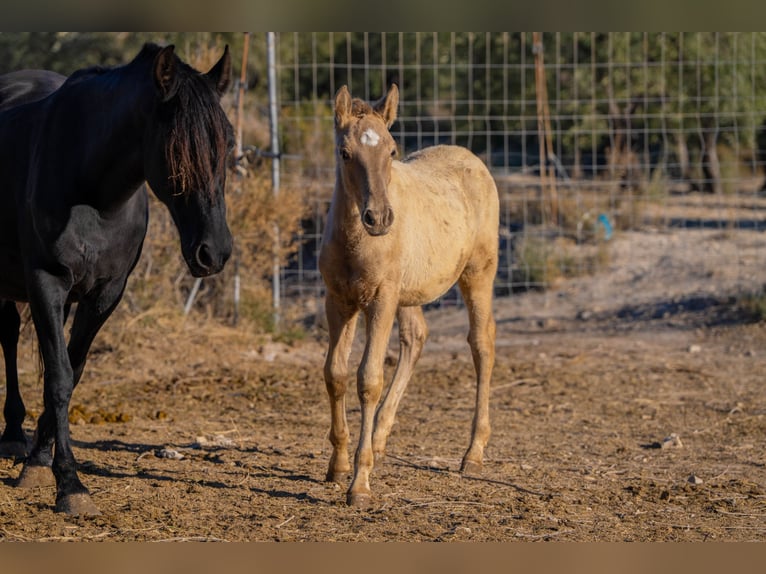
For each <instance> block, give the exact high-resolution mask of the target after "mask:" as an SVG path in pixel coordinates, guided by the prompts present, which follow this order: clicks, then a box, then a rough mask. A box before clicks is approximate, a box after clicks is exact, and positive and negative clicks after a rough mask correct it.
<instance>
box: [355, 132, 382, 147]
mask: <svg viewBox="0 0 766 574" xmlns="http://www.w3.org/2000/svg"><path fill="white" fill-rule="evenodd" d="M359 140H360V141H361V142H362V143H363V144H364V145H368V146H372V147H375V146H376V145H378V142H379V141H380V136H379V135H378V132H376V131H375V130H374V129H372V128H367V129H366V130H364V133H363V134H362V137H360V138H359Z"/></svg>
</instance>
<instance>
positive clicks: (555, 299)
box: [0, 198, 766, 541]
mask: <svg viewBox="0 0 766 574" xmlns="http://www.w3.org/2000/svg"><path fill="white" fill-rule="evenodd" d="M756 199H757V198H754V199H753V200H752V204H748V205H747V206H744V208H743V209H746V210H747V213H745V214H743V215H742V216H741V217H740V216H739V215H737V214H734V219H741V220H742V221H744V220H745V219H747V220H748V221H754V220H758V221H760V219H758V218H763V216H764V215H766V205H762V204H757V202H756ZM692 200H693V198H683V199H679V200H678V205H677V206H675V207H676V208H678V209H679V210H680V212H681V211H682V212H683V213H684V214H688V213H689V205H681V202H682V201H683V202H687V203H688V202H690V201H692ZM694 201H696V200H694ZM758 201H761V202H762V201H763V200H758ZM673 208H674V206H673V205H666V206H664V211H663V212H662V215H663V217H668V218H672V210H673ZM736 209H737V206H734V207H732V206H731V205H728V206H726V217H727V218H729V219H731V218H732V213H733V211H736ZM708 216H710V211H708V212H707V214H706V215H705V217H708ZM716 217H717V216H716V215H715V213H714V214H713V217H712V219H715V218H716ZM700 221H702V220H700ZM761 223H763V222H762V221H761ZM743 227H747V226H743ZM663 229H664V231H657V230H652V229H651V228H650V227H648V228H646V229H644V230H642V231H641V232H622V233H619V234H618V235H616V236H615V238H614V239H613V240H612V241H611V242H610V244H609V250H610V257H609V261H610V263H609V265H608V266H607V268H605V269H604V270H602V271H600V272H599V273H597V274H596V275H595V276H593V277H587V278H580V279H575V280H569V281H566V282H563V283H561V284H559V285H557V286H556V288H555V289H553V290H551V291H548V292H546V293H527V294H520V295H514V296H512V297H508V298H502V299H498V300H497V301H496V305H495V307H496V313H497V322H498V354H497V364H496V368H495V374H494V379H493V391H492V399H491V417H492V427H493V434H492V437H491V439H490V443H489V446H488V448H487V452H486V460H485V466H484V469H483V472H482V474H481V475H480V476H471V477H464V476H461V474H460V473H459V472H458V468H459V463H460V458H461V457H462V454H463V451H464V449H465V448H466V446H467V444H468V437H469V432H470V419H471V414H472V404H473V398H474V383H473V368H472V366H471V363H470V354H469V352H468V349H467V345H466V343H465V334H466V318H465V314H464V312H463V311H462V310H461V309H456V308H448V309H438V310H434V311H429V312H428V314H427V318H428V319H429V325H430V328H431V338H430V340H429V342H428V343H427V345H426V349H425V351H424V353H423V357H422V359H421V362H420V363H419V365H418V367H417V369H416V372H415V375H414V377H413V380H412V382H411V384H410V387H409V389H408V391H407V394H406V396H405V398H404V400H403V401H402V406H401V408H400V411H399V414H398V417H397V423H396V425H395V426H394V430H393V432H392V435H391V438H390V440H389V446H388V456H387V457H386V459H385V461H384V464H382V465H381V466H380V467H377V468H376V470H375V473H374V475H373V481H372V488H373V494H374V501H373V505H372V507H371V508H370V509H366V510H358V509H355V508H349V507H347V506H346V505H345V502H344V501H345V489H346V485H341V486H339V485H335V484H331V483H326V482H324V481H323V478H324V474H325V471H326V465H327V462H328V457H329V454H330V445H329V442H328V440H327V430H328V427H329V412H328V408H327V399H326V395H325V390H324V384H323V382H322V378H321V369H322V361H323V354H324V345H325V334H324V333H323V332H322V331H321V330H318V331H317V332H316V333H313V334H312V336H311V337H309V338H308V339H307V340H304V341H301V342H298V343H296V344H294V345H285V344H280V343H274V342H269V341H264V340H262V339H260V338H258V337H256V336H254V335H252V334H249V333H246V332H244V331H243V330H239V331H235V330H233V329H227V328H223V327H220V326H217V327H200V326H199V325H192V324H191V323H189V324H186V325H180V324H179V323H178V322H177V321H176V322H173V321H171V320H168V321H167V322H166V323H163V321H162V320H161V317H160V318H155V320H154V321H153V322H152V324H151V325H149V326H147V323H148V321H147V318H146V317H144V318H140V319H134V320H132V321H126V320H124V319H123V320H121V318H120V317H119V316H118V317H115V318H114V319H113V323H114V325H118V324H119V328H116V327H108V328H107V329H106V330H105V332H104V333H103V334H102V335H101V336H100V338H99V339H98V340H97V342H96V345H95V347H94V349H93V352H92V355H91V360H90V362H89V365H88V367H87V369H86V374H85V377H84V380H83V383H82V384H81V386H80V387H78V388H77V390H76V392H75V396H74V399H73V403H72V404H73V406H74V408H73V411H72V417H71V418H72V420H74V421H75V422H76V424H73V426H72V432H73V437H74V439H75V455H76V456H77V457H78V460H79V462H80V468H81V477H82V479H83V480H84V482H85V483H86V484H87V485H88V487H89V488H90V489H91V492H92V495H93V499H94V501H95V502H96V504H97V505H98V506H99V507H100V509H101V510H102V512H103V514H102V515H101V516H98V517H92V518H85V517H69V516H64V515H61V514H57V513H54V512H53V504H54V490H53V488H39V489H33V490H21V489H16V488H14V482H15V479H16V477H17V476H18V474H19V471H20V469H21V466H20V465H19V464H15V465H14V462H13V461H12V460H7V459H6V460H0V540H8V541H24V540H56V541H59V540H84V541H102V540H103V541H131V540H152V541H163V540H164V541H170V540H229V541H243V540H248V541H304V540H306V541H537V540H540V541H543V540H552V541H705V540H707V541H754V540H764V539H766V441H764V436H765V435H766V396H765V395H764V392H763V382H764V380H763V379H764V367H766V324H765V323H764V322H754V321H753V320H751V318H750V317H749V315H748V314H747V313H746V312H745V311H744V310H743V309H742V307H741V306H740V305H739V304H738V303H739V301H740V300H741V298H738V296H739V295H741V294H742V293H747V292H750V291H755V290H757V289H760V288H761V287H762V286H763V285H764V284H766V268H765V266H764V265H763V262H764V259H765V258H766V236H764V234H763V233H762V232H760V231H758V230H759V229H762V227H761V226H760V225H756V226H754V227H748V228H745V229H739V230H738V229H720V228H717V226H716V225H711V226H708V225H703V224H700V225H698V226H696V227H695V228H687V229H680V228H672V227H671V228H665V227H663ZM30 330H31V329H27V332H26V337H27V338H28V337H29V331H30ZM358 358H359V350H358V348H357V349H356V350H355V352H354V355H353V357H352V360H358ZM21 359H22V369H23V372H22V379H23V385H24V388H23V392H24V396H25V398H26V400H27V403H28V407H29V410H30V411H32V414H33V415H37V414H39V412H40V408H41V397H40V394H41V392H40V386H39V385H40V383H39V372H38V369H37V366H36V359H35V354H34V351H33V350H31V346H29V345H27V347H25V351H24V353H23V355H22V357H21ZM389 368H390V367H389ZM349 395H350V396H349V400H348V404H349V405H350V413H349V419H350V424H351V432H352V441H353V437H355V436H356V432H357V429H358V423H359V409H358V401H357V399H356V395H355V390H354V389H350V390H349ZM26 426H27V428H28V429H29V432H30V435H31V432H32V423H31V421H29V420H28V422H27V425H26ZM671 437H672V438H671ZM665 439H669V440H667V441H666V440H665Z"/></svg>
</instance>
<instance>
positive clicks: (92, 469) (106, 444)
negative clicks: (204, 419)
mask: <svg viewBox="0 0 766 574" xmlns="http://www.w3.org/2000/svg"><path fill="white" fill-rule="evenodd" d="M72 445H73V446H75V447H77V448H79V449H83V450H97V451H101V452H112V451H122V452H127V453H132V454H135V455H136V458H137V459H138V458H140V457H142V456H144V455H147V454H152V453H155V452H157V451H159V450H161V449H163V448H165V444H164V443H163V444H147V443H137V442H126V441H122V440H116V439H108V440H96V441H82V440H73V441H72ZM183 448H184V450H186V447H183ZM222 451H226V452H232V451H236V452H242V453H243V454H244V453H248V452H262V451H260V450H259V449H258V448H247V449H233V448H230V447H206V448H205V449H199V452H200V453H205V454H204V456H202V457H193V460H194V462H195V463H203V464H214V465H223V464H227V463H228V462H231V461H225V460H223V459H221V458H220V457H216V456H210V455H212V454H214V453H215V452H222ZM190 458H192V457H190ZM78 467H79V470H80V471H81V472H82V473H83V474H87V475H91V476H98V477H102V478H138V479H140V480H151V481H157V482H164V483H170V482H177V481H181V482H193V483H194V484H196V485H199V486H202V487H206V488H213V489H219V490H227V489H236V488H240V486H239V485H237V484H235V483H228V482H223V481H220V480H200V479H197V478H196V477H193V476H189V477H178V476H174V474H175V473H176V472H177V471H175V470H173V469H171V468H168V469H167V470H166V471H164V472H163V471H160V470H159V469H151V470H150V469H146V468H138V469H137V470H136V471H135V472H126V471H121V470H119V469H117V468H115V467H111V466H109V465H106V464H103V463H95V462H93V461H88V460H84V461H82V462H80V463H79V465H78ZM257 469H258V470H257V471H256V472H253V471H250V472H249V473H248V474H249V475H250V476H252V477H254V478H257V479H266V480H269V479H274V480H281V481H289V482H292V483H311V484H321V483H322V481H320V480H318V479H316V478H314V477H312V476H310V475H308V474H305V473H302V472H300V471H298V470H296V469H291V468H285V467H283V466H281V465H279V464H272V465H269V466H261V465H259V466H257ZM241 473H242V468H241V467H238V474H241ZM4 482H10V483H13V482H14V480H12V479H9V480H7V481H4ZM247 488H248V490H249V491H250V492H253V493H259V494H264V495H266V496H268V497H269V498H294V499H296V500H303V501H308V502H312V503H326V502H327V501H325V500H322V499H319V498H316V497H313V496H311V495H309V494H307V493H306V492H292V491H290V490H284V489H276V488H273V489H267V488H260V487H256V486H249V487H247Z"/></svg>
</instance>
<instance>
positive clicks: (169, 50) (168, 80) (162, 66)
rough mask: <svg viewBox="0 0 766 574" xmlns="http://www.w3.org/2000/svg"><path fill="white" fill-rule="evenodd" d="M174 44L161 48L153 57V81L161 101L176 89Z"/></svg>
mask: <svg viewBox="0 0 766 574" xmlns="http://www.w3.org/2000/svg"><path fill="white" fill-rule="evenodd" d="M174 49H175V46H173V44H171V45H170V46H166V47H164V48H162V49H161V50H160V51H159V53H158V54H157V56H156V57H155V58H154V83H155V85H156V86H157V90H158V91H159V92H160V97H161V98H162V101H163V102H167V101H168V100H169V99H170V98H172V97H173V96H174V95H175V94H176V90H178V76H177V74H176V55H175V52H174Z"/></svg>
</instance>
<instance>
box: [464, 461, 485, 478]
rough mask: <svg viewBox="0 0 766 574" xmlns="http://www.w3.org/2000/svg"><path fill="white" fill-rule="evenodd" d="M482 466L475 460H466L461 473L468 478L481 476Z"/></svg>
mask: <svg viewBox="0 0 766 574" xmlns="http://www.w3.org/2000/svg"><path fill="white" fill-rule="evenodd" d="M481 469H482V464H481V463H480V462H474V461H473V460H464V461H463V464H461V465H460V472H461V473H462V474H464V475H466V476H475V475H479V474H481Z"/></svg>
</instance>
